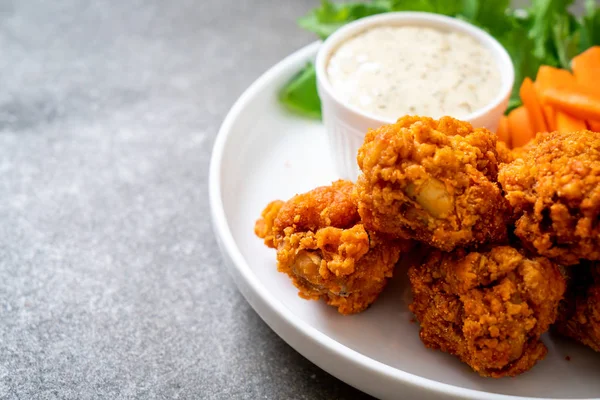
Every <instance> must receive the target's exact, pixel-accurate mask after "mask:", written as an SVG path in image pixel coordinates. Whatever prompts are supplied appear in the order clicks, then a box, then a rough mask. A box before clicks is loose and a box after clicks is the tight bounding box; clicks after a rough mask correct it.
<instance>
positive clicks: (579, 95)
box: [541, 84, 600, 120]
mask: <svg viewBox="0 0 600 400" xmlns="http://www.w3.org/2000/svg"><path fill="white" fill-rule="evenodd" d="M541 93H542V101H543V102H544V103H545V104H549V105H551V106H554V107H555V108H556V109H557V111H558V110H560V111H564V112H566V113H569V114H571V115H572V116H574V117H577V118H579V119H582V120H586V119H592V120H600V96H595V95H594V94H593V93H590V91H589V90H587V89H586V88H584V87H582V86H580V85H576V84H575V85H572V84H567V85H565V86H554V87H548V88H545V89H543V90H542V92H541Z"/></svg>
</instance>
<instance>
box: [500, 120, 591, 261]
mask: <svg viewBox="0 0 600 400" xmlns="http://www.w3.org/2000/svg"><path fill="white" fill-rule="evenodd" d="M498 181H499V182H500V184H501V185H502V188H503V189H504V192H505V193H506V199H507V200H508V201H509V203H510V205H511V206H512V208H513V210H514V213H515V215H516V217H517V218H518V220H517V222H516V224H515V234H516V235H517V236H518V237H519V238H520V239H521V240H522V242H523V244H524V245H525V246H527V247H528V248H529V249H531V250H533V251H536V252H537V253H538V254H540V255H542V256H545V257H549V258H552V259H554V260H555V261H557V262H558V263H560V264H564V265H575V264H577V263H579V260H580V259H587V260H600V137H599V136H598V134H597V133H593V132H590V131H580V132H569V133H561V132H551V133H547V134H538V135H537V137H536V139H535V140H534V142H533V143H532V144H531V146H530V147H529V149H528V151H527V152H525V154H524V155H523V156H522V157H521V158H517V159H515V160H514V161H513V162H511V163H510V164H503V165H501V169H500V172H499V175H498Z"/></svg>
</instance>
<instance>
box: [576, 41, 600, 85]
mask: <svg viewBox="0 0 600 400" xmlns="http://www.w3.org/2000/svg"><path fill="white" fill-rule="evenodd" d="M571 68H572V69H573V75H575V79H576V80H577V82H578V83H579V84H581V85H585V86H586V87H588V88H589V89H590V90H591V91H593V92H594V93H596V94H597V95H599V96H600V86H598V83H597V82H598V77H599V76H600V46H594V47H590V48H589V49H587V50H586V51H584V52H583V53H581V54H579V55H578V56H576V57H574V58H573V60H572V61H571Z"/></svg>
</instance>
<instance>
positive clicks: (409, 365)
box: [210, 43, 600, 399]
mask: <svg viewBox="0 0 600 400" xmlns="http://www.w3.org/2000/svg"><path fill="white" fill-rule="evenodd" d="M318 46H319V44H318V43H314V44H312V45H310V46H307V47H305V48H303V49H301V50H300V51H298V52H296V53H294V54H292V55H291V56H289V57H288V58H286V59H285V60H283V61H281V62H280V63H279V64H277V65H276V66H275V67H273V68H272V69H270V70H269V71H268V72H267V73H265V74H264V75H263V76H262V77H261V78H260V79H258V80H257V81H256V82H255V83H254V84H253V85H252V86H251V87H250V88H249V89H248V90H247V91H246V92H245V93H244V94H243V95H242V97H241V98H240V99H239V100H238V101H237V102H236V104H235V105H234V106H233V108H232V109H231V111H230V113H229V115H228V116H227V118H226V119H225V122H224V123H223V126H222V127H221V130H220V132H219V135H218V137H217V140H216V143H215V147H214V151H213V155H212V160H211V166H210V202H211V210H212V218H213V223H214V229H215V233H216V236H217V239H218V241H219V245H220V247H221V250H222V252H223V257H224V260H225V264H226V265H227V267H228V268H229V271H230V273H231V275H232V277H233V278H234V280H235V282H236V284H237V285H238V287H239V289H240V291H241V292H242V293H243V295H244V296H245V297H246V299H247V300H248V302H249V303H250V304H251V305H252V307H253V308H254V309H255V310H256V312H258V314H259V315H260V316H261V317H262V318H263V319H264V320H265V321H266V323H267V324H268V325H269V326H270V327H271V328H272V329H273V330H274V331H275V332H276V333H277V334H278V335H279V336H281V337H282V338H283V339H284V340H285V341H286V342H287V343H289V344H290V345H291V346H292V347H293V348H295V349H296V350H297V351H298V352H300V353H301V354H302V355H304V356H305V357H306V358H308V359H309V360H311V361H312V362H313V363H315V364H316V365H318V366H319V367H321V368H323V369H324V370H326V371H327V372H329V373H331V374H332V375H334V376H336V377H338V378H339V379H341V380H343V381H345V382H347V383H348V384H350V385H352V386H355V387H356V388H358V389H361V390H363V391H365V392H367V393H369V394H371V395H374V396H376V397H379V398H406V399H411V398H440V397H443V396H447V397H448V398H454V399H508V398H515V397H513V396H521V397H529V398H530V397H534V398H552V399H556V398H569V399H582V398H596V397H599V396H600V354H596V353H594V352H592V351H591V350H588V349H586V348H584V347H582V346H579V345H577V344H573V343H571V342H569V341H566V340H562V339H560V338H555V337H550V336H546V337H544V341H545V343H546V344H547V345H548V347H549V350H550V351H549V354H548V356H547V357H546V359H545V360H543V361H542V362H540V363H539V364H538V365H537V366H535V367H534V368H533V369H532V370H531V371H529V372H527V373H525V374H523V375H521V376H519V377H517V378H503V379H491V378H481V377H479V376H478V375H477V374H475V373H474V372H472V371H471V370H470V368H469V367H467V366H466V365H464V364H461V363H460V362H459V361H458V360H457V359H455V358H454V357H452V356H449V355H447V354H444V353H441V352H439V351H432V350H428V349H426V348H425V347H424V346H423V345H422V344H421V342H420V341H419V336H418V329H419V328H418V325H417V324H415V323H413V322H411V318H412V316H411V314H410V312H409V311H408V308H407V305H408V301H409V292H410V291H409V288H408V285H407V282H406V279H405V274H403V271H402V269H398V270H397V271H396V278H394V280H393V281H392V283H391V284H390V285H389V286H388V287H387V288H386V290H385V292H384V293H383V295H382V296H381V297H380V299H379V300H378V301H377V302H376V303H375V304H374V305H373V306H372V307H371V308H370V309H369V310H367V311H366V312H364V313H362V314H359V315H355V316H347V317H344V316H341V315H339V314H337V312H336V311H335V310H334V309H333V308H330V307H327V306H325V305H324V304H323V303H321V302H315V301H305V300H302V299H300V298H299V297H298V296H297V292H296V290H295V288H294V287H293V286H292V284H291V282H290V281H289V280H288V278H287V276H285V275H283V274H281V273H278V272H277V269H276V265H275V252H274V251H273V250H272V249H267V248H266V247H265V246H264V245H263V244H262V241H261V240H260V239H258V238H257V237H256V236H254V232H253V227H254V221H255V220H256V218H257V217H258V216H259V215H260V212H261V210H262V209H263V207H264V206H265V205H266V204H267V203H268V202H269V201H271V200H273V199H288V198H289V197H291V196H293V195H294V194H296V193H299V192H304V191H307V190H310V189H312V188H313V187H315V186H318V185H325V184H328V183H330V182H331V181H332V180H334V179H336V178H337V177H336V176H335V173H334V172H333V171H334V170H333V166H332V164H331V161H330V158H329V155H328V149H327V140H326V137H325V132H324V128H323V126H322V124H321V123H319V122H316V121H310V120H306V119H302V118H300V117H297V116H293V115H290V114H289V113H287V112H286V111H285V110H283V109H282V108H281V107H280V105H279V104H278V102H277V91H278V89H279V88H280V87H281V85H282V84H283V83H284V82H285V81H287V80H288V79H289V78H290V77H291V76H292V75H293V74H295V73H296V72H297V71H298V70H299V69H300V68H301V67H302V66H303V65H304V64H305V63H306V62H307V61H309V60H311V59H313V58H314V56H315V54H316V51H317V49H318ZM567 356H568V357H570V361H567V360H566V357H567Z"/></svg>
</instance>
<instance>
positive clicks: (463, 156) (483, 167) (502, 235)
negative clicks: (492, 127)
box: [355, 117, 507, 251]
mask: <svg viewBox="0 0 600 400" xmlns="http://www.w3.org/2000/svg"><path fill="white" fill-rule="evenodd" d="M357 160H358V165H359V167H360V169H361V170H362V174H361V175H360V176H359V178H358V183H357V185H356V192H355V193H356V196H357V198H358V205H359V213H360V216H361V217H362V221H363V223H364V224H365V226H366V227H367V229H371V230H375V231H379V232H384V233H386V234H390V235H394V236H396V237H401V238H406V239H416V240H420V241H423V242H426V243H428V244H429V245H431V246H433V247H437V248H439V249H442V250H444V251H451V250H452V249H454V248H455V247H457V246H467V245H471V246H472V245H477V244H478V243H485V242H504V241H506V239H507V230H506V224H505V213H506V202H505V201H504V199H503V197H502V193H501V191H500V188H499V187H498V185H497V184H496V183H495V180H496V176H497V171H498V160H497V151H496V135H495V134H493V133H491V132H489V131H488V130H486V129H473V127H472V126H471V125H470V124H469V123H467V122H462V121H458V120H456V119H453V118H450V117H443V118H441V119H440V120H433V119H431V118H426V117H403V118H400V119H399V120H398V121H397V122H396V123H395V124H391V125H386V126H383V127H381V128H379V129H376V130H371V131H369V132H368V133H367V135H366V136H365V141H364V143H363V145H362V147H361V148H360V149H359V151H358V158H357Z"/></svg>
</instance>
